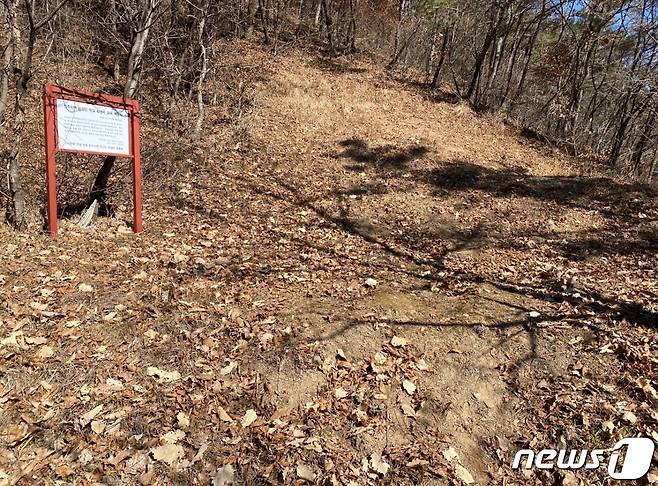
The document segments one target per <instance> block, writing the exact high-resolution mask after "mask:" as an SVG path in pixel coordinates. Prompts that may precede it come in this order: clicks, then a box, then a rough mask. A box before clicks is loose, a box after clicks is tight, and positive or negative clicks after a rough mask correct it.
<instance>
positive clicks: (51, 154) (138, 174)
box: [43, 84, 144, 235]
mask: <svg viewBox="0 0 658 486" xmlns="http://www.w3.org/2000/svg"><path fill="white" fill-rule="evenodd" d="M58 99H61V100H67V101H77V102H80V103H88V104H93V105H99V106H109V107H113V108H119V109H122V110H126V111H128V123H129V128H128V136H129V147H130V155H129V156H128V158H130V159H132V174H133V220H134V223H133V231H134V232H135V233H141V232H142V231H143V230H144V228H143V226H142V163H141V158H140V139H139V102H138V101H137V100H133V99H130V98H121V97H119V96H111V95H107V94H103V93H91V92H88V91H83V90H79V89H69V88H63V87H61V86H53V85H48V84H46V85H44V87H43V117H44V131H45V142H46V144H45V147H46V194H47V208H48V211H47V212H48V232H49V233H50V234H51V235H56V234H57V169H56V161H55V155H56V154H57V152H69V153H80V154H92V155H107V156H112V157H126V155H125V154H113V153H107V152H94V151H84V150H68V149H60V148H59V146H58V145H59V139H58V132H57V100H58Z"/></svg>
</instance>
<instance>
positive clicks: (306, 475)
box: [296, 463, 316, 482]
mask: <svg viewBox="0 0 658 486" xmlns="http://www.w3.org/2000/svg"><path fill="white" fill-rule="evenodd" d="M296 472H297V477H298V478H300V479H304V480H305V481H309V482H311V481H315V478H316V474H315V473H314V472H313V470H312V469H311V468H310V467H309V466H307V465H306V464H304V463H299V464H298V465H297V470H296Z"/></svg>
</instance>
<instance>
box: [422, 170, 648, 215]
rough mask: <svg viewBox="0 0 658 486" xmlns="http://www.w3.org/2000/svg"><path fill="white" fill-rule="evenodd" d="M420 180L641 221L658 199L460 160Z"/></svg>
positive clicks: (602, 183) (622, 187) (644, 190)
mask: <svg viewBox="0 0 658 486" xmlns="http://www.w3.org/2000/svg"><path fill="white" fill-rule="evenodd" d="M416 176H417V179H419V180H420V181H424V182H429V183H430V184H432V185H433V186H434V187H435V188H436V189H439V190H445V191H451V192H463V191H472V190H477V191H484V192H486V193H488V194H491V195H493V196H497V197H507V196H518V197H531V198H534V199H538V200H542V201H553V202H556V203H559V204H561V205H564V206H569V207H577V208H582V209H596V210H600V211H603V212H605V213H606V214H607V215H615V216H616V215H623V216H624V217H625V218H630V219H635V218H638V217H639V216H637V214H638V213H639V211H640V210H641V209H642V207H643V199H647V198H649V197H655V196H656V190H655V188H654V187H652V186H649V185H646V184H639V183H620V182H616V181H614V180H612V179H609V178H606V177H587V176H533V175H531V174H529V173H528V170H527V169H525V168H523V167H507V168H504V169H492V168H489V167H484V166H481V165H478V164H473V163H470V162H465V161H460V160H455V161H450V162H449V163H448V164H446V165H445V166H444V167H442V168H439V169H434V170H431V171H429V172H423V173H418V174H416ZM633 212H635V214H633Z"/></svg>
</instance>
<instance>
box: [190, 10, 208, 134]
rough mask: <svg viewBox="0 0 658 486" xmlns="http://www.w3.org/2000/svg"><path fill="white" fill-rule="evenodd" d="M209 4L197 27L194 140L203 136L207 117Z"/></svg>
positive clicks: (202, 13)
mask: <svg viewBox="0 0 658 486" xmlns="http://www.w3.org/2000/svg"><path fill="white" fill-rule="evenodd" d="M209 2H210V0H205V1H204V4H203V7H202V12H201V14H200V15H201V18H200V19H199V25H198V27H197V42H198V44H199V49H201V71H200V72H199V79H198V80H197V87H196V100H197V117H196V124H195V126H194V132H193V133H192V140H198V139H199V137H200V136H201V128H202V127H203V118H204V115H205V106H204V104H203V82H204V80H205V79H206V74H207V73H208V54H207V51H206V45H205V43H204V35H205V30H206V20H207V18H208V7H209Z"/></svg>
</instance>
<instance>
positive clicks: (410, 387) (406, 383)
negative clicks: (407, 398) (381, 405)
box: [402, 380, 416, 395]
mask: <svg viewBox="0 0 658 486" xmlns="http://www.w3.org/2000/svg"><path fill="white" fill-rule="evenodd" d="M402 388H404V391H406V392H407V393H408V394H409V395H413V394H414V393H416V385H414V384H413V382H412V381H410V380H403V381H402Z"/></svg>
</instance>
